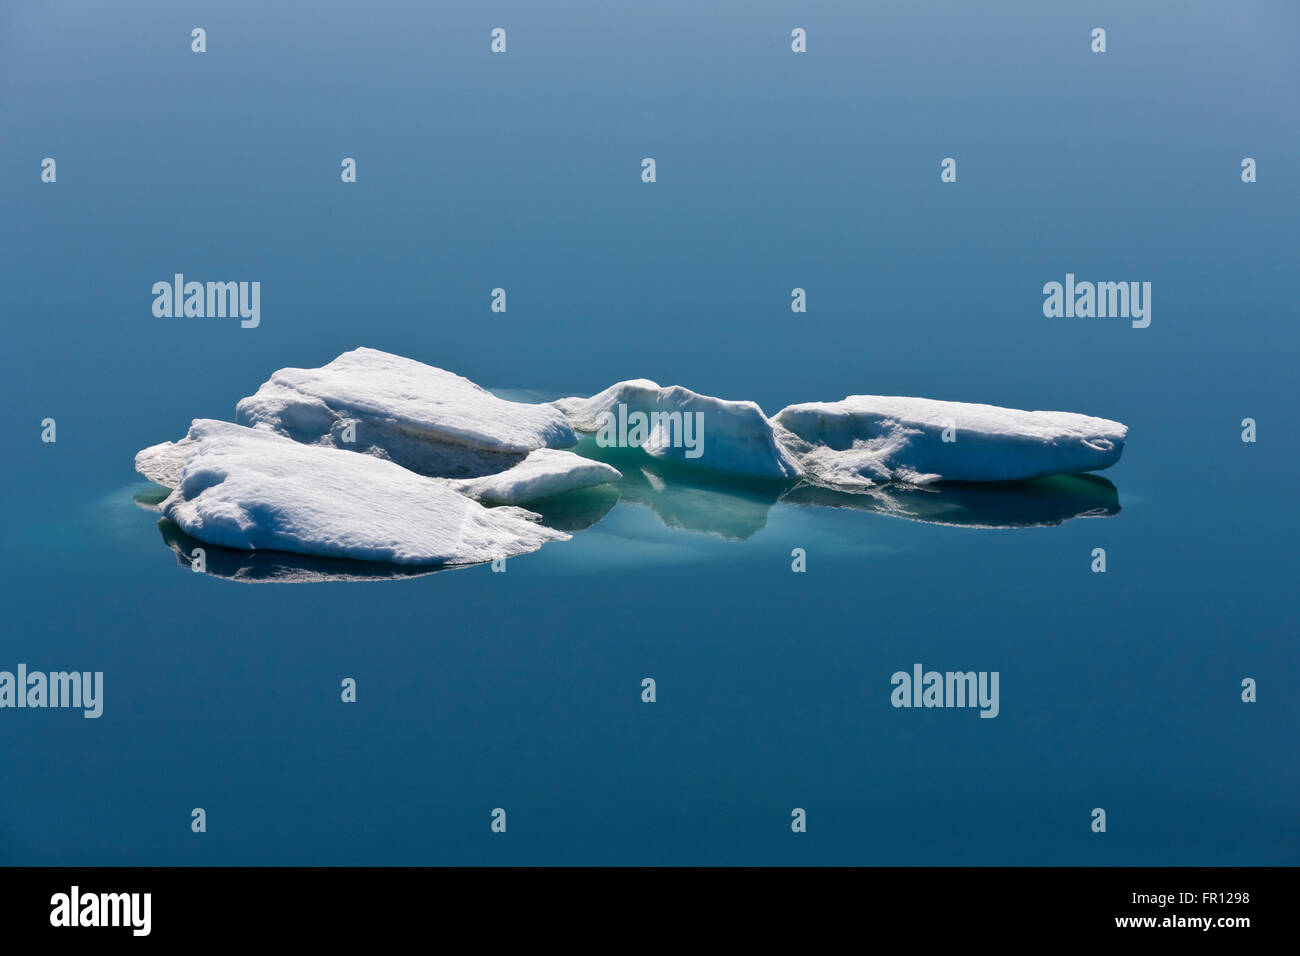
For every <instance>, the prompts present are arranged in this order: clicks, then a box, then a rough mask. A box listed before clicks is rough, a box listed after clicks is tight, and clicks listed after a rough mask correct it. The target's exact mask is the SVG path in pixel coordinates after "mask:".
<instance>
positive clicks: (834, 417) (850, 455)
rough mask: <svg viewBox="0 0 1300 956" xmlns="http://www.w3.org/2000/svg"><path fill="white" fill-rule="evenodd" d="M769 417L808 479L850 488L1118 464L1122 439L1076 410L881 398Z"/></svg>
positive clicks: (1122, 433)
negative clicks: (1022, 409) (1023, 409)
mask: <svg viewBox="0 0 1300 956" xmlns="http://www.w3.org/2000/svg"><path fill="white" fill-rule="evenodd" d="M772 421H773V424H774V425H775V426H776V433H777V436H778V438H779V439H780V440H781V442H782V443H783V444H784V445H785V447H786V448H787V449H788V450H789V451H790V452H791V453H792V454H793V455H794V456H795V457H796V458H797V459H798V461H799V464H800V465H801V466H802V468H803V469H804V471H805V472H806V473H807V475H808V476H809V477H813V478H816V479H817V480H820V481H823V482H826V483H828V484H833V485H840V486H846V487H853V486H859V487H864V486H869V485H873V484H878V483H881V482H887V481H906V482H913V483H917V484H924V483H927V482H933V481H1013V480H1020V479H1025V478H1038V477H1042V476H1045V475H1054V474H1068V473H1077V472H1085V471H1097V470H1099V469H1102V468H1108V467H1110V466H1111V465H1113V464H1115V462H1117V461H1119V457H1120V453H1121V452H1122V451H1123V450H1124V442H1125V439H1126V438H1127V436H1128V428H1127V427H1126V426H1124V425H1121V424H1120V423H1119V422H1113V421H1109V420H1107V419H1104V418H1092V417H1090V416H1087V415H1078V414H1075V413H1073V412H1038V411H1035V412H1028V411H1021V410H1019V409H1014V408H998V407H997V406H994V405H974V404H968V403H966V402H942V401H935V400H932V399H926V398H897V397H883V396H878V395H851V396H849V397H848V398H846V399H844V400H843V401H839V402H809V403H807V404H803V405H790V406H789V407H787V408H783V409H782V410H781V411H780V412H778V413H777V414H776V415H775V416H774V417H773V419H772ZM945 438H948V439H950V440H945Z"/></svg>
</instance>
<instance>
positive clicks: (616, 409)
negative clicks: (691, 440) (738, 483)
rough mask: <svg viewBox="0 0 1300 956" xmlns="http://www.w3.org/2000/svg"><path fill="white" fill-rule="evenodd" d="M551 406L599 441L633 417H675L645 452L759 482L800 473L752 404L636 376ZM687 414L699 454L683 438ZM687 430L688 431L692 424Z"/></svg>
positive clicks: (651, 435)
mask: <svg viewBox="0 0 1300 956" xmlns="http://www.w3.org/2000/svg"><path fill="white" fill-rule="evenodd" d="M552 404H553V405H554V406H555V407H556V408H558V409H559V410H560V411H562V412H564V414H565V415H567V416H568V417H569V421H570V422H571V423H572V424H573V427H574V428H576V429H577V430H578V431H581V432H595V433H597V438H598V440H600V438H601V431H602V429H603V428H608V427H609V426H610V425H611V424H612V425H613V431H614V432H615V433H618V432H620V431H621V430H622V428H621V423H623V422H624V421H626V419H627V418H628V417H630V416H632V415H634V414H636V413H640V414H641V415H644V416H647V417H649V416H651V415H654V414H656V413H658V414H659V415H660V416H662V415H665V414H667V415H674V414H676V415H677V416H678V417H677V418H676V419H674V420H671V421H672V422H673V423H671V424H666V422H668V421H669V420H667V419H664V418H662V417H661V418H660V419H659V423H658V425H656V426H652V427H651V429H650V430H649V432H648V434H647V435H645V436H643V437H644V440H643V441H642V442H641V449H642V450H643V451H644V452H646V453H647V454H649V455H651V456H653V457H655V458H661V459H667V460H672V461H679V462H682V463H683V464H687V465H694V466H698V467H700V468H707V469H709V470H711V471H720V472H730V473H733V474H739V475H748V476H752V477H758V478H794V477H797V476H798V475H799V466H798V464H797V463H796V462H795V460H794V459H793V458H792V457H791V456H790V455H789V453H788V452H786V450H785V449H784V448H782V447H781V445H780V443H779V442H777V440H776V437H775V435H774V434H773V431H772V424H771V423H770V422H769V421H768V420H767V416H766V415H764V414H763V410H762V409H761V408H759V407H758V405H756V404H755V403H753V402H733V401H727V400H725V399H721V398H711V397H710V396H708V395H700V394H697V393H696V392H692V391H691V390H690V389H688V388H682V387H681V386H680V385H674V386H672V387H670V388H660V387H659V386H658V385H657V384H656V383H654V382H652V381H650V380H648V379H644V378H638V379H633V380H631V381H627V382H618V383H617V384H615V385H611V386H610V387H609V388H607V389H605V390H604V391H603V392H601V393H600V394H598V395H594V396H592V397H591V398H561V399H559V400H557V401H555V402H553V403H552ZM688 415H689V416H697V417H695V418H694V421H699V422H701V423H702V429H701V433H700V434H699V435H698V436H697V437H698V439H699V442H698V451H699V454H698V455H696V454H693V452H694V451H695V449H693V448H691V447H688V445H687V443H686V442H685V441H684V439H683V434H682V430H681V426H682V425H683V423H684V422H686V416H688ZM685 427H686V428H690V427H691V423H686V424H685ZM687 434H689V432H688V433H687ZM620 437H621V436H620Z"/></svg>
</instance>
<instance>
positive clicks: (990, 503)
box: [576, 438, 1120, 540]
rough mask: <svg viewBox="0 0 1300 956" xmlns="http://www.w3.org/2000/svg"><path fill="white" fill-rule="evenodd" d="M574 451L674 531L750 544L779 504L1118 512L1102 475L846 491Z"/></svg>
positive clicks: (995, 512) (888, 510) (924, 516)
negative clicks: (603, 468) (613, 473)
mask: <svg viewBox="0 0 1300 956" xmlns="http://www.w3.org/2000/svg"><path fill="white" fill-rule="evenodd" d="M576 451H578V452H579V454H583V455H586V456H587V457H589V458H595V459H597V460H599V461H604V462H607V463H608V464H611V465H613V466H614V467H615V468H617V469H618V470H619V471H621V472H622V473H623V479H622V480H621V481H619V482H617V483H615V485H614V487H615V488H617V490H618V493H619V495H620V496H621V497H622V499H623V500H625V501H629V502H632V503H634V504H641V505H645V506H646V507H648V508H650V510H651V511H653V512H654V514H655V515H656V517H658V519H659V520H660V521H661V522H662V523H663V524H664V525H665V526H666V527H668V528H678V529H682V530H687V531H700V532H705V533H709V534H716V535H719V536H721V537H723V538H728V539H731V540H744V539H746V538H749V537H752V536H753V535H755V534H757V533H758V532H759V531H761V530H762V529H763V528H764V527H765V526H766V524H767V513H768V512H769V511H770V510H771V508H772V506H773V505H775V504H778V503H781V504H790V505H803V506H809V507H821V508H849V509H853V510H856V511H871V512H875V513H876V514H880V515H884V516H886V517H890V518H902V519H904V520H908V521H920V522H925V523H927V524H939V525H948V526H951V527H958V528H984V529H995V528H1042V527H1051V526H1053V525H1059V524H1062V523H1063V522H1065V521H1069V520H1070V519H1072V518H1102V517H1110V516H1113V515H1116V514H1119V510H1120V505H1119V493H1118V491H1117V490H1116V489H1115V486H1114V485H1113V484H1111V482H1109V481H1108V480H1106V479H1105V478H1102V477H1100V476H1098V475H1053V476H1051V477H1047V478H1034V479H1030V480H1027V481H1005V482H943V483H939V484H933V485H902V484H890V485H881V486H878V487H875V488H871V489H866V490H863V491H861V492H846V491H841V490H836V489H833V488H827V487H823V486H820V485H815V484H809V483H806V482H802V481H801V482H789V481H765V480H762V479H746V478H738V477H736V476H735V475H722V474H714V473H709V472H704V471H700V470H698V469H694V468H691V467H690V466H689V465H685V464H681V463H679V462H673V461H661V460H659V459H656V458H652V457H650V456H649V455H647V454H645V453H644V452H643V451H641V450H640V449H629V448H601V447H599V446H598V445H596V443H595V441H594V440H591V439H590V438H587V439H584V441H583V442H582V444H580V445H579V446H578V448H577V449H576Z"/></svg>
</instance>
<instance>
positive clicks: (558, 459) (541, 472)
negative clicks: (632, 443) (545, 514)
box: [452, 448, 623, 505]
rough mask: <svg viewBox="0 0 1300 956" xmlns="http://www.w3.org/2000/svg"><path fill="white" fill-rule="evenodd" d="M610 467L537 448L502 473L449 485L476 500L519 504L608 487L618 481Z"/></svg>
mask: <svg viewBox="0 0 1300 956" xmlns="http://www.w3.org/2000/svg"><path fill="white" fill-rule="evenodd" d="M622 477H623V475H622V473H621V472H620V471H619V470H618V469H617V468H614V467H613V466H612V465H607V464H605V463H604V462H599V461H592V460H591V459H590V458H583V457H582V456H580V455H575V454H574V453H573V452H569V451H559V450H557V449H554V448H539V449H537V451H534V452H529V454H528V457H527V458H525V459H524V460H523V461H521V462H520V463H519V464H517V465H515V466H514V467H513V468H509V469H507V470H506V471H502V472H498V473H497V474H494V475H486V476H484V477H482V478H471V479H468V480H464V481H455V482H452V487H453V488H455V489H456V490H457V491H459V492H460V493H461V494H465V495H469V496H470V497H471V498H477V499H479V500H480V501H493V502H499V503H502V504H508V505H509V504H519V503H521V502H525V501H533V500H535V499H537V498H546V497H549V496H551V495H558V494H563V493H564V492H568V491H576V490H578V489H579V488H590V487H592V486H593V485H604V484H609V483H610V482H612V481H618V480H619V479H620V478H622Z"/></svg>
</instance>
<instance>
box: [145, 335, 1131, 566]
mask: <svg viewBox="0 0 1300 956" xmlns="http://www.w3.org/2000/svg"><path fill="white" fill-rule="evenodd" d="M1126 438H1127V429H1126V428H1125V426H1124V425H1122V424H1120V423H1118V422H1113V421H1108V420H1106V419H1101V418H1093V417H1090V416H1087V415H1079V414H1075V413H1072V412H1042V411H1021V410H1018V409H1007V408H998V407H995V406H991V405H978V404H969V403H963V402H944V401H935V400H931V399H919V398H897V397H882V396H863V395H858V396H850V397H849V398H846V399H843V400H841V401H837V402H812V403H806V404H799V405H791V406H788V407H787V408H784V409H782V410H781V411H780V412H778V413H777V414H776V415H774V416H773V417H771V418H770V419H769V418H768V417H767V416H766V415H765V414H764V412H763V410H762V409H761V408H759V406H758V405H756V404H755V403H753V402H746V401H728V400H724V399H719V398H712V397H709V396H706V395H700V394H698V393H696V392H692V391H690V390H689V389H685V388H681V387H670V388H661V387H660V386H659V385H657V384H656V383H654V382H651V381H648V380H646V379H635V380H630V381H625V382H619V383H617V384H615V385H613V386H611V387H610V388H608V389H606V390H605V391H603V392H601V393H599V394H598V395H596V396H593V397H592V398H564V399H558V400H556V401H554V402H550V403H529V402H518V401H507V400H505V399H503V398H500V397H498V396H496V395H493V394H492V393H490V392H488V391H486V390H485V389H483V388H480V387H479V386H478V385H475V384H474V383H473V382H471V381H469V380H468V379H465V378H462V377H461V376H459V375H455V374H453V373H451V372H447V371H444V370H442V369H438V368H434V367H432V366H428V365H424V364H422V363H420V362H416V361H414V360H411V359H407V358H403V357H401V356H396V355H391V354H389V353H386V352H380V351H377V350H374V349H365V348H362V349H355V350H353V351H351V352H346V353H344V354H343V355H340V356H339V357H338V358H336V359H335V360H334V361H332V362H330V363H329V364H327V365H325V366H323V367H322V368H319V369H281V370H280V371H278V372H276V373H274V374H273V375H272V376H271V378H270V380H268V381H267V382H266V383H264V384H263V385H262V386H261V388H259V389H258V391H257V393H256V394H254V395H251V396H249V397H247V398H244V399H242V400H240V401H239V403H238V405H237V406H236V423H230V422H218V421H211V420H196V421H195V422H194V423H193V424H192V426H191V428H190V430H189V433H188V434H187V435H186V436H185V437H184V438H182V439H180V440H178V441H174V442H164V443H162V444H160V445H154V446H151V447H149V448H146V449H143V450H142V451H140V452H139V453H138V454H137V456H136V469H137V470H138V471H139V472H140V473H141V474H143V475H144V476H145V477H147V478H149V479H150V480H151V481H154V482H157V483H158V484H160V485H163V486H164V487H166V488H167V489H169V490H170V493H169V494H167V495H166V497H165V498H162V500H160V501H159V502H158V503H157V508H158V510H160V511H161V512H162V514H163V515H164V519H163V522H164V526H163V533H164V538H165V539H167V540H168V543H169V546H172V547H173V549H174V550H175V549H177V547H178V546H177V545H176V544H174V542H178V541H186V540H195V541H200V542H204V543H206V544H209V545H214V546H217V547H220V548H223V549H226V551H227V552H228V553H226V555H225V557H224V558H223V559H222V561H223V565H222V566H226V565H228V566H229V567H230V569H231V573H229V574H227V575H223V576H228V577H232V578H236V579H239V580H372V579H374V578H376V577H390V576H409V575H410V574H411V573H420V571H419V569H424V570H425V571H428V570H433V569H435V568H436V567H437V566H455V565H463V564H470V563H477V562H482V561H489V560H493V559H496V558H503V557H510V556H514V555H518V554H523V553H526V552H529V551H533V550H536V549H537V548H539V547H541V546H542V544H545V543H547V542H549V541H562V540H566V539H567V538H569V537H570V532H572V531H577V530H581V529H582V528H585V527H589V526H590V525H591V524H594V523H595V522H596V521H599V520H600V518H601V517H602V516H603V514H604V513H605V512H607V511H608V510H609V509H610V508H612V507H613V504H614V503H615V502H616V501H618V500H620V499H625V500H628V501H630V502H633V503H642V504H647V505H649V506H650V507H651V509H652V510H653V511H654V512H655V514H656V515H657V516H658V517H659V518H660V520H661V521H662V522H663V523H664V524H665V525H667V526H669V527H682V528H689V529H692V530H703V531H711V532H714V533H718V534H721V535H722V536H723V537H731V538H743V537H748V536H749V535H751V534H753V533H754V532H755V531H757V530H758V529H760V528H761V527H762V526H763V524H764V521H765V516H766V513H767V509H769V508H771V507H772V506H773V505H774V504H776V503H778V502H784V503H787V504H803V505H817V506H830V507H842V508H853V509H857V510H866V511H874V512H878V513H882V514H889V515H892V516H895V517H903V518H910V519H912V520H919V521H929V522H932V523H940V524H954V525H963V526H971V527H1025V526H1033V525H1042V524H1054V523H1059V522H1060V521H1063V520H1067V519H1068V518H1071V517H1076V516H1081V515H1106V514H1114V513H1116V512H1117V511H1118V504H1117V502H1116V500H1115V495H1114V486H1113V485H1111V484H1110V483H1109V482H1106V481H1104V479H1097V478H1085V477H1078V474H1079V473H1081V472H1088V471H1094V470H1099V469H1102V468H1106V467H1109V466H1110V465H1112V464H1114V463H1115V462H1116V461H1118V459H1119V457H1120V454H1121V453H1122V451H1123V448H1124V443H1125V440H1126ZM575 446H576V453H575V451H574V450H568V449H575ZM1049 476H1061V477H1058V478H1056V479H1051V478H1050V477H1049ZM1029 479H1044V480H1047V481H1049V482H1050V481H1055V482H1056V483H1055V484H1043V483H1042V482H1041V481H1040V482H1038V483H1037V484H1035V483H1034V482H1032V481H1029ZM954 482H960V483H962V484H954ZM981 482H983V483H986V484H983V485H981V484H979V483H981ZM1006 482H1017V483H1019V484H1005V483H1006ZM602 487H603V488H608V489H611V490H609V491H608V493H606V492H602V491H601V488H602ZM926 489H929V490H928V491H927V490H926ZM702 501H707V502H709V504H708V505H707V506H701V504H700V503H701V502H702ZM534 502H537V503H538V504H536V505H535V506H534V505H533V504H531V503H534ZM485 505H495V507H485ZM519 505H529V506H530V510H528V511H525V510H523V509H522V508H521V507H517V506H519ZM602 509H603V510H602ZM534 511H536V512H540V514H537V513H534ZM733 519H734V520H733ZM711 525H716V527H715V526H711ZM266 552H275V553H276V554H281V553H293V554H297V555H299V556H302V558H303V559H306V560H308V561H310V560H314V559H323V560H325V561H335V562H338V561H343V562H356V563H362V562H378V563H379V564H382V565H387V566H391V567H393V568H395V569H397V570H396V571H394V572H393V573H391V574H390V573H384V572H378V571H376V572H371V571H370V570H367V569H366V568H365V567H364V565H363V566H362V567H361V568H360V569H358V568H352V569H351V570H348V569H346V568H345V569H343V570H340V569H339V568H337V567H331V568H326V569H323V570H322V569H319V568H312V567H306V568H304V567H302V566H301V562H299V564H297V565H295V563H294V562H293V561H283V560H280V559H278V558H266V557H265V553H266ZM241 553H243V554H248V553H260V555H261V556H260V557H259V558H258V559H257V560H250V561H242V560H240V559H238V558H237V557H232V556H237V555H239V554H241ZM177 554H178V555H181V554H182V552H181V551H180V550H177ZM404 568H409V569H411V570H402V569H404ZM250 569H251V570H250ZM259 569H260V570H259ZM268 569H269V570H268ZM295 569H296V570H295Z"/></svg>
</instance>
